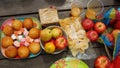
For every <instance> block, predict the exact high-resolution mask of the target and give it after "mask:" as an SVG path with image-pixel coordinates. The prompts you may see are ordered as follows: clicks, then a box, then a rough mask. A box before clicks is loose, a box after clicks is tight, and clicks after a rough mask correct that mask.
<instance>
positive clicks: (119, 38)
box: [113, 33, 120, 59]
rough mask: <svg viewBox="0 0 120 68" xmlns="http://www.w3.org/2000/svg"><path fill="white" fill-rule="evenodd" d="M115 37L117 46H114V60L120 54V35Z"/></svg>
mask: <svg viewBox="0 0 120 68" xmlns="http://www.w3.org/2000/svg"><path fill="white" fill-rule="evenodd" d="M114 37H115V44H114V51H113V59H115V58H116V56H117V55H118V54H119V52H120V33H118V34H117V35H115V36H114Z"/></svg>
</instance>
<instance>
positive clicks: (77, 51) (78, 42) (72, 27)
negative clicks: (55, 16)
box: [60, 17, 95, 59]
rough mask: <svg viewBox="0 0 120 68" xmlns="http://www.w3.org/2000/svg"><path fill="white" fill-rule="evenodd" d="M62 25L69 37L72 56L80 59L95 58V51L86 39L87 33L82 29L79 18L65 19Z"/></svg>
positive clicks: (61, 22)
mask: <svg viewBox="0 0 120 68" xmlns="http://www.w3.org/2000/svg"><path fill="white" fill-rule="evenodd" d="M60 25H61V26H62V27H63V29H64V30H65V32H66V34H67V36H68V44H69V45H68V47H69V49H70V51H71V53H72V56H74V57H77V58H79V59H92V58H94V56H95V53H94V50H93V49H92V47H90V44H89V42H90V41H89V39H88V38H87V37H86V31H85V30H84V29H83V28H82V25H81V22H80V18H79V17H70V18H65V19H63V20H61V21H60ZM91 51H92V52H91Z"/></svg>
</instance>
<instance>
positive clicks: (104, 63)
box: [94, 55, 120, 68]
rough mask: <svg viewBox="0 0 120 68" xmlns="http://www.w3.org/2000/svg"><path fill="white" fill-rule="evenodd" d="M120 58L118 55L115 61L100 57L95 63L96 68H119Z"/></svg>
mask: <svg viewBox="0 0 120 68" xmlns="http://www.w3.org/2000/svg"><path fill="white" fill-rule="evenodd" d="M119 65H120V56H119V55H118V56H117V57H116V58H115V59H114V60H113V61H111V62H110V60H109V59H108V58H107V57H106V56H104V55H102V56H99V57H98V58H97V59H96V60H95V63H94V66H95V68H119V67H120V66H119Z"/></svg>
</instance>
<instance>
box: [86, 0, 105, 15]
mask: <svg viewBox="0 0 120 68" xmlns="http://www.w3.org/2000/svg"><path fill="white" fill-rule="evenodd" d="M90 9H92V10H94V11H95V12H96V14H97V15H99V14H101V13H102V12H103V10H104V4H103V3H102V1H101V0H89V2H88V3H87V10H90Z"/></svg>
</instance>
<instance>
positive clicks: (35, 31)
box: [29, 28, 40, 39]
mask: <svg viewBox="0 0 120 68" xmlns="http://www.w3.org/2000/svg"><path fill="white" fill-rule="evenodd" d="M29 36H30V37H31V38H33V39H35V38H39V36H40V30H39V29H38V28H32V29H30V31H29Z"/></svg>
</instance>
